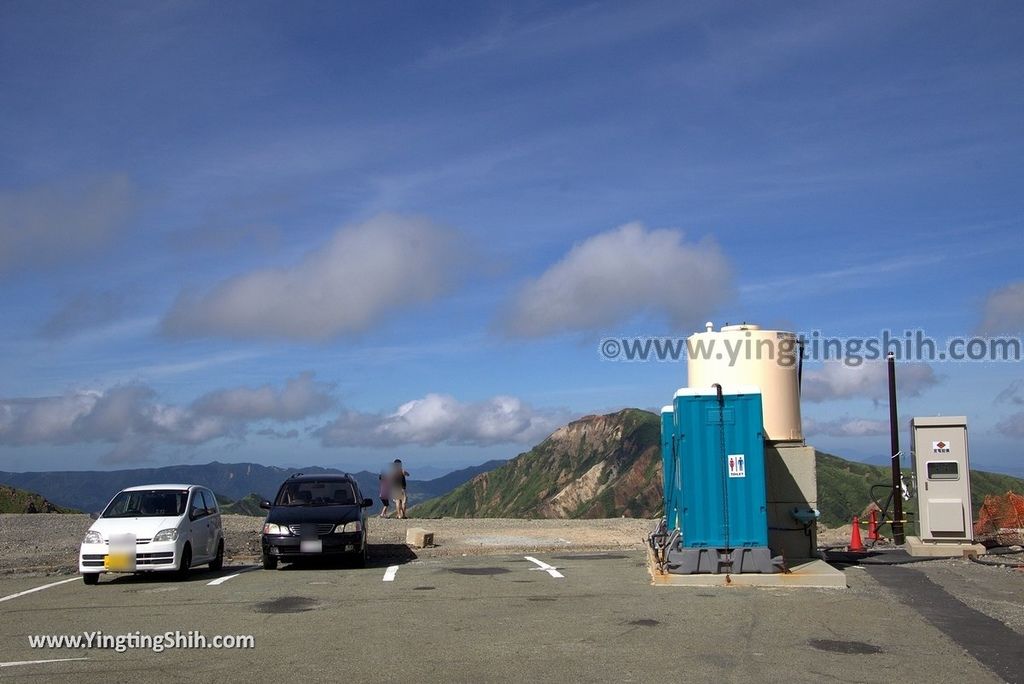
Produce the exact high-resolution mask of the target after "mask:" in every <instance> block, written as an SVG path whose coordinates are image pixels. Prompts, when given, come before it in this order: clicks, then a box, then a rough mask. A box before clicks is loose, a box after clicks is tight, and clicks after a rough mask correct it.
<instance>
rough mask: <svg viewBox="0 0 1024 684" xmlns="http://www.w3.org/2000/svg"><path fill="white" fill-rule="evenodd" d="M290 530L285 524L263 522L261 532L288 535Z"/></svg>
mask: <svg viewBox="0 0 1024 684" xmlns="http://www.w3.org/2000/svg"><path fill="white" fill-rule="evenodd" d="M291 533H292V531H291V530H289V529H288V526H287V525H275V524H274V523H264V525H263V534H277V535H290V534H291Z"/></svg>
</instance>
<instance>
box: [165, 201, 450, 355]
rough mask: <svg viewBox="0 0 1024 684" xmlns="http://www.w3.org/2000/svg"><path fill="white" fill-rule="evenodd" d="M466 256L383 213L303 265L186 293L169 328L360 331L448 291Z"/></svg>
mask: <svg viewBox="0 0 1024 684" xmlns="http://www.w3.org/2000/svg"><path fill="white" fill-rule="evenodd" d="M460 254H461V250H460V248H459V244H458V242H457V240H456V239H455V236H454V234H453V233H452V232H450V231H448V230H445V229H443V228H440V227H438V226H436V225H434V224H432V223H430V222H429V221H427V220H425V219H418V218H410V217H404V216H396V215H381V216H378V217H376V218H373V219H371V220H369V221H367V222H365V223H362V224H359V225H354V226H349V227H346V228H343V229H341V230H339V231H338V232H337V233H335V235H334V236H333V237H332V238H331V239H330V241H329V242H328V243H327V244H326V245H324V246H322V247H321V248H319V249H316V250H314V251H312V252H310V253H309V254H307V255H306V256H305V257H304V258H303V259H302V260H301V261H300V262H299V263H297V264H294V265H291V266H287V267H284V268H269V269H261V270H257V271H253V272H251V273H247V274H244V275H239V276H236V277H234V278H231V279H229V280H226V281H224V282H222V283H220V284H219V285H217V286H216V287H214V288H213V289H212V290H210V291H209V292H207V293H205V294H199V295H196V294H190V293H183V294H182V295H181V296H179V297H178V300H177V301H176V302H175V304H174V306H173V307H172V308H171V310H170V312H169V313H168V314H167V316H166V317H165V318H164V322H163V328H164V331H165V332H167V333H169V334H173V335H184V336H187V335H224V336H229V337H273V338H287V339H297V340H325V339H329V338H332V337H336V336H338V335H343V334H349V333H356V332H360V331H363V330H366V329H367V328H369V327H371V326H372V325H374V324H375V323H377V322H379V321H380V320H381V319H382V318H384V317H385V316H386V315H388V314H391V313H394V312H396V311H399V310H402V309H405V308H408V307H410V306H412V305H414V304H418V303H424V302H428V301H430V300H432V299H434V298H436V297H437V296H439V295H440V294H442V293H443V292H444V291H446V290H447V289H448V288H449V287H450V285H451V284H452V282H453V280H454V277H455V275H456V271H457V270H458V269H457V267H458V266H459V265H460V260H461V258H460Z"/></svg>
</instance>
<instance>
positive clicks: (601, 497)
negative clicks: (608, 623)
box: [410, 409, 1024, 527]
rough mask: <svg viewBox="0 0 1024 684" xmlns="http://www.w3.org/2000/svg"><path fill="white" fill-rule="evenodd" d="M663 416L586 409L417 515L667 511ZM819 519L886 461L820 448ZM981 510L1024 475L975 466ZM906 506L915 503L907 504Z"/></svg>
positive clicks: (838, 521) (859, 504) (859, 501)
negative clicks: (854, 457) (850, 457)
mask: <svg viewBox="0 0 1024 684" xmlns="http://www.w3.org/2000/svg"><path fill="white" fill-rule="evenodd" d="M660 434H661V427H660V419H659V417H658V416H657V415H655V414H653V413H650V412H648V411H642V410H639V409H626V410H623V411H619V412H618V413H612V414H608V415H604V416H587V417H585V418H581V419H580V420H577V421H574V422H572V423H569V424H568V425H566V426H564V427H562V428H559V429H558V430H556V431H555V432H554V433H552V434H551V436H550V437H548V438H547V439H545V440H544V441H543V442H541V443H540V444H538V445H537V446H535V447H534V448H533V449H531V450H530V451H528V452H526V453H523V454H520V455H519V456H518V457H516V458H514V459H512V460H511V461H508V462H507V463H505V464H504V465H503V466H501V467H499V468H496V469H494V470H490V471H487V472H483V473H481V474H479V475H477V476H476V477H474V478H472V479H471V480H469V481H467V482H466V483H465V484H462V485H461V486H458V487H456V488H455V489H453V490H452V491H451V492H449V493H448V494H445V495H444V496H441V497H439V498H436V499H433V500H430V501H427V502H425V503H423V504H421V505H419V506H416V507H415V508H413V509H411V510H410V515H412V516H417V517H442V516H450V517H524V518H603V517H618V516H621V515H626V516H637V517H652V518H653V517H655V516H658V515H661V513H662V497H663V495H662V489H661V470H662V468H661V445H660ZM816 468H817V475H818V500H819V505H820V508H821V521H822V522H823V523H824V524H826V525H828V526H830V527H836V526H839V525H843V524H846V523H848V522H850V519H851V518H852V517H853V516H854V515H860V514H861V513H862V512H863V511H864V509H865V507H866V506H867V505H868V503H869V498H868V496H869V489H870V487H871V485H873V484H877V483H885V482H888V481H889V479H890V475H889V470H888V469H887V468H883V467H879V466H873V465H868V464H865V463H857V462H855V461H848V460H846V459H843V458H840V457H838V456H833V455H831V454H826V453H823V452H818V453H817V455H816ZM971 491H972V496H973V499H974V506H975V513H976V512H977V509H978V507H980V506H981V503H982V501H983V500H984V498H985V496H986V495H988V494H1005V493H1006V492H1007V491H1016V492H1024V480H1021V479H1018V478H1015V477H1011V476H1009V475H1000V474H996V473H987V472H983V471H977V470H974V471H971ZM908 510H911V511H912V510H913V506H912V505H911V506H909V507H908Z"/></svg>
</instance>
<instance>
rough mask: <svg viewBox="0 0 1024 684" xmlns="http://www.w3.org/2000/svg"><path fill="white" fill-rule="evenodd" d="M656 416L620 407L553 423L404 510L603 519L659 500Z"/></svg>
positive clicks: (646, 512)
mask: <svg viewBox="0 0 1024 684" xmlns="http://www.w3.org/2000/svg"><path fill="white" fill-rule="evenodd" d="M659 429H660V428H659V423H658V419H657V417H656V416H655V415H654V414H653V413H649V412H647V411H641V410H639V409H625V410H623V411H619V412H618V413H612V414H608V415H605V416H587V417H585V418H581V419H580V420H577V421H573V422H572V423H569V424H568V425H566V426H564V427H561V428H559V429H558V430H555V432H553V433H552V434H551V436H549V437H548V438H547V439H545V440H544V441H543V442H541V443H540V444H538V445H537V446H535V447H534V448H533V449H531V450H530V451H528V452H526V453H524V454H520V455H519V456H518V457H517V458H515V459H513V460H511V461H509V462H508V463H506V464H505V465H503V466H501V467H500V468H497V469H495V470H492V471H489V472H486V473H483V474H481V475H477V476H476V477H474V478H473V479H472V480H470V481H469V482H467V483H465V484H463V485H462V486H460V487H457V488H456V489H455V490H453V491H452V492H450V493H449V494H446V495H445V496H442V497H439V498H437V499H432V500H431V501H427V502H425V503H423V504H421V505H419V506H416V507H415V508H413V509H412V510H411V511H410V514H412V515H415V516H418V517H437V516H452V517H481V518H482V517H523V518H607V517H618V516H622V515H625V516H632V517H645V516H650V515H653V513H652V511H656V510H657V509H658V508H659V507H660V505H661V453H660V446H659Z"/></svg>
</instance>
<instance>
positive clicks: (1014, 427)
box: [996, 411, 1024, 438]
mask: <svg viewBox="0 0 1024 684" xmlns="http://www.w3.org/2000/svg"><path fill="white" fill-rule="evenodd" d="M996 430H998V431H999V432H1001V433H1002V434H1004V435H1006V436H1007V437H1015V438H1021V437H1024V411H1020V412H1018V413H1013V414H1010V415H1009V416H1006V417H1005V418H1003V419H1002V420H1000V421H999V422H998V423H996Z"/></svg>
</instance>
